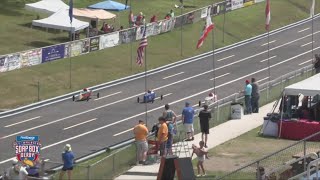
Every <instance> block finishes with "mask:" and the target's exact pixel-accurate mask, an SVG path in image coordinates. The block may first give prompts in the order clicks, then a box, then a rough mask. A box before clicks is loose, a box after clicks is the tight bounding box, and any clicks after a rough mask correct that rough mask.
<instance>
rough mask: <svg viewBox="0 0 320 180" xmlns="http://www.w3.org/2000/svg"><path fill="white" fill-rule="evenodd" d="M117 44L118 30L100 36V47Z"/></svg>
mask: <svg viewBox="0 0 320 180" xmlns="http://www.w3.org/2000/svg"><path fill="white" fill-rule="evenodd" d="M118 44H119V31H116V32H113V33H109V34H106V35H103V36H100V46H99V47H100V49H105V48H109V47H114V46H117V45H118Z"/></svg>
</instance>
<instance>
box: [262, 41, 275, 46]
mask: <svg viewBox="0 0 320 180" xmlns="http://www.w3.org/2000/svg"><path fill="white" fill-rule="evenodd" d="M276 41H277V40H273V41H270V42H269V44H271V43H274V42H276ZM266 45H268V43H264V44H261V46H266Z"/></svg>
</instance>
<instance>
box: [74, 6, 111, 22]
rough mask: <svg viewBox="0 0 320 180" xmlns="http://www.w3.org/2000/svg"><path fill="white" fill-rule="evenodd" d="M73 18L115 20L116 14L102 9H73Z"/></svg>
mask: <svg viewBox="0 0 320 180" xmlns="http://www.w3.org/2000/svg"><path fill="white" fill-rule="evenodd" d="M73 16H75V17H85V18H89V19H101V20H106V19H113V18H115V17H116V15H115V14H112V13H110V12H108V11H105V10H102V9H86V8H82V9H77V8H73Z"/></svg>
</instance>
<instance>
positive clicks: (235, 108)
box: [231, 103, 243, 119]
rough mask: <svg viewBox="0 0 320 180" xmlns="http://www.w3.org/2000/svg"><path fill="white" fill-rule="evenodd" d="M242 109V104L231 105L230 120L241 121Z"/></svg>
mask: <svg viewBox="0 0 320 180" xmlns="http://www.w3.org/2000/svg"><path fill="white" fill-rule="evenodd" d="M242 107H243V104H242V103H231V119H241V117H242V116H243V108H242Z"/></svg>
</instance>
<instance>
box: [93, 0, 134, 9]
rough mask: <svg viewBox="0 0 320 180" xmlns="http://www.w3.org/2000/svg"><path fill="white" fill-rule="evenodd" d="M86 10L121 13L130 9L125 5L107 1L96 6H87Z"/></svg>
mask: <svg viewBox="0 0 320 180" xmlns="http://www.w3.org/2000/svg"><path fill="white" fill-rule="evenodd" d="M88 8H92V9H104V10H107V11H123V10H126V9H129V8H130V7H129V6H126V5H125V4H121V3H118V2H115V1H111V0H107V1H103V2H99V3H97V4H93V5H90V6H88Z"/></svg>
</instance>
